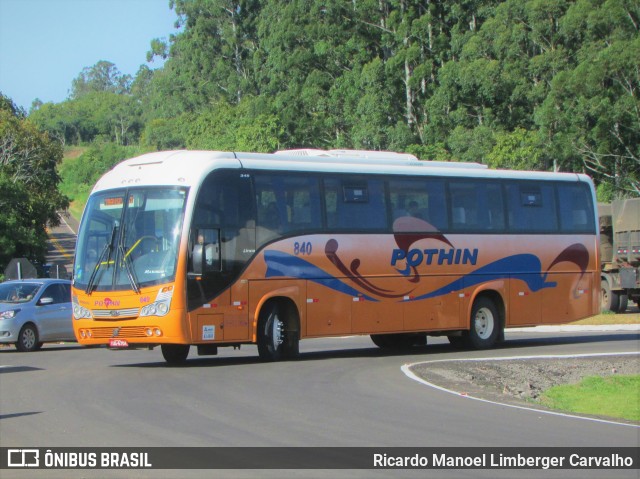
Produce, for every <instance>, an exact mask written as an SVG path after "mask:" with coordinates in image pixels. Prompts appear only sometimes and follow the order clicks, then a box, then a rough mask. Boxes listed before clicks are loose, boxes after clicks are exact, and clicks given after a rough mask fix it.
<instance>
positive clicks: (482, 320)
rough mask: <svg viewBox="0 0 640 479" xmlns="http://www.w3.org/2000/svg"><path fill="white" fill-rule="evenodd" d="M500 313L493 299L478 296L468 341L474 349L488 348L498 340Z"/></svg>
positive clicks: (473, 309) (474, 304) (472, 313)
mask: <svg viewBox="0 0 640 479" xmlns="http://www.w3.org/2000/svg"><path fill="white" fill-rule="evenodd" d="M501 327H502V326H501V322H500V314H499V313H498V308H496V305H495V303H494V302H493V301H491V299H489V298H486V297H480V298H478V299H477V300H476V301H475V303H473V308H472V310H471V322H470V328H469V335H468V336H467V341H468V343H469V346H471V347H472V348H473V349H488V348H491V347H493V346H494V345H495V344H496V342H497V341H498V337H499V336H500V330H501Z"/></svg>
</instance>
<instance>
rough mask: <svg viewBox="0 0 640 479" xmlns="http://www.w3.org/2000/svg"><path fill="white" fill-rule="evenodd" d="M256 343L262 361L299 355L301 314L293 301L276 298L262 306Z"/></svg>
mask: <svg viewBox="0 0 640 479" xmlns="http://www.w3.org/2000/svg"><path fill="white" fill-rule="evenodd" d="M256 341H257V343H258V354H259V356H260V359H261V360H262V361H278V360H280V359H288V358H294V357H297V356H298V355H299V353H300V346H299V344H300V314H299V312H298V308H297V307H296V304H295V303H294V302H293V301H292V300H291V299H289V298H286V297H274V298H270V299H269V300H267V301H266V302H265V303H264V304H263V305H262V307H261V308H260V312H259V314H258V326H257V331H256Z"/></svg>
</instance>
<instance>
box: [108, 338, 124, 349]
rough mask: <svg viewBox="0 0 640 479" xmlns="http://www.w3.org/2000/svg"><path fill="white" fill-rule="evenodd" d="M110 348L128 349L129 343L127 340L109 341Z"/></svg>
mask: <svg viewBox="0 0 640 479" xmlns="http://www.w3.org/2000/svg"><path fill="white" fill-rule="evenodd" d="M109 347H110V348H128V347H129V343H128V342H127V341H126V340H125V339H116V338H111V339H109Z"/></svg>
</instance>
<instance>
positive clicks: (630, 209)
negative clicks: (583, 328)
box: [598, 198, 640, 313]
mask: <svg viewBox="0 0 640 479" xmlns="http://www.w3.org/2000/svg"><path fill="white" fill-rule="evenodd" d="M598 214H599V217H600V266H601V270H602V272H601V291H602V292H601V302H602V303H601V304H602V311H613V312H614V313H621V312H623V311H625V310H626V309H627V306H628V303H629V300H631V301H635V302H636V304H638V306H639V307H640V198H633V199H626V200H617V201H614V202H613V203H611V204H610V205H609V204H602V203H601V204H599V205H598Z"/></svg>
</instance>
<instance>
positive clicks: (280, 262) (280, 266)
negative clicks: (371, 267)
mask: <svg viewBox="0 0 640 479" xmlns="http://www.w3.org/2000/svg"><path fill="white" fill-rule="evenodd" d="M264 261H265V263H267V272H266V274H265V277H266V278H273V277H281V276H286V277H291V278H299V279H306V280H309V281H313V282H314V283H317V284H320V285H322V286H326V287H327V288H331V289H333V290H335V291H339V292H340V293H344V294H348V295H351V296H360V297H363V298H365V299H366V300H368V301H378V300H377V299H375V298H372V297H371V296H367V295H365V294H362V293H361V292H360V291H358V290H357V289H355V288H353V287H351V286H349V285H348V284H346V283H344V282H342V281H340V280H339V279H337V278H335V277H334V276H331V275H330V274H329V273H327V272H326V271H324V270H323V269H320V268H318V267H317V266H315V265H313V264H311V263H309V262H308V261H305V260H303V259H302V258H300V257H298V256H293V255H290V254H287V253H282V252H281V251H272V250H268V251H265V252H264Z"/></svg>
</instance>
